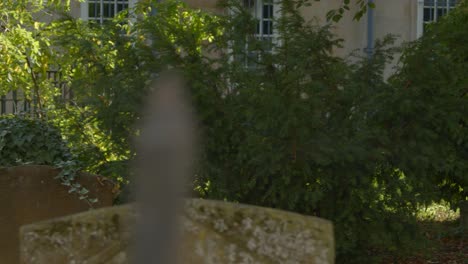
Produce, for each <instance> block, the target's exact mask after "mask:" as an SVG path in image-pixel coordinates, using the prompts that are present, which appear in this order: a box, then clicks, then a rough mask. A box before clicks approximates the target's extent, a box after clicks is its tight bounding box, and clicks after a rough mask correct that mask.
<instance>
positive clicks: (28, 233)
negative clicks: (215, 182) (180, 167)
mask: <svg viewBox="0 0 468 264" xmlns="http://www.w3.org/2000/svg"><path fill="white" fill-rule="evenodd" d="M135 217H136V216H135V209H134V205H124V206H116V207H108V208H103V209H98V210H93V211H89V212H85V213H80V214H75V215H71V216H67V217H62V218H59V219H54V220H50V221H46V222H42V223H36V224H31V225H28V226H24V227H22V228H21V233H20V237H21V263H35V264H46V263H76V264H78V263H87V264H95V263H96V264H97V263H100V264H103V263H106V264H114V263H115V264H117V263H129V261H128V253H127V250H128V245H129V244H130V242H131V240H132V236H131V233H132V232H131V228H129V227H131V226H132V223H134V221H135ZM182 223H183V236H182V238H183V239H182V241H180V249H179V250H180V259H181V262H182V263H193V264H201V263H207V264H209V263H213V264H219V263H291V264H293V263H311V264H332V263H334V238H333V225H332V223H331V222H329V221H327V220H324V219H320V218H316V217H310V216H303V215H299V214H295V213H290V212H285V211H280V210H274V209H269V208H262V207H256V206H248V205H242V204H234V203H226V202H218V201H210V200H200V199H190V200H187V201H186V205H185V209H184V216H183V219H182Z"/></svg>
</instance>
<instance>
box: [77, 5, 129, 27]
mask: <svg viewBox="0 0 468 264" xmlns="http://www.w3.org/2000/svg"><path fill="white" fill-rule="evenodd" d="M129 4H130V3H129V0H88V1H86V3H84V5H85V6H84V8H85V9H86V10H84V11H85V12H84V13H85V18H86V19H87V20H89V21H96V22H99V23H104V22H105V21H106V20H111V19H112V18H113V17H114V16H115V15H116V14H117V13H119V12H120V11H123V10H125V9H127V8H128V7H129Z"/></svg>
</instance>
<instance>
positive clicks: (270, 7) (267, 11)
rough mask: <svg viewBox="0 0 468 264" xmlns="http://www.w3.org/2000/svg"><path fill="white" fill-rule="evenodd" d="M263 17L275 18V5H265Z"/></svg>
mask: <svg viewBox="0 0 468 264" xmlns="http://www.w3.org/2000/svg"><path fill="white" fill-rule="evenodd" d="M263 18H273V5H264V6H263Z"/></svg>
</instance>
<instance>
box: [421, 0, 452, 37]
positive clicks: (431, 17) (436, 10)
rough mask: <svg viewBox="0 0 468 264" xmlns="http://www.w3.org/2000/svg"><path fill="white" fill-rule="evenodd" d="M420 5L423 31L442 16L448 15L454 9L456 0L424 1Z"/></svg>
mask: <svg viewBox="0 0 468 264" xmlns="http://www.w3.org/2000/svg"><path fill="white" fill-rule="evenodd" d="M421 2H423V3H422V21H421V22H420V23H422V31H421V33H423V32H424V31H425V28H426V25H427V24H429V23H433V22H436V21H437V20H438V19H439V18H441V17H442V16H444V15H446V14H448V13H449V12H450V10H452V9H453V8H455V6H456V4H457V0H424V1H421Z"/></svg>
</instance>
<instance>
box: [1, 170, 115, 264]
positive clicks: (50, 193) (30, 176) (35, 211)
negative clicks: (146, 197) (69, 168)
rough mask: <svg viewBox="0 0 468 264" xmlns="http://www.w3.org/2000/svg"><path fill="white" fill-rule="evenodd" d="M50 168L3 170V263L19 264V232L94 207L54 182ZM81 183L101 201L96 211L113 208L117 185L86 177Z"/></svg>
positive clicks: (57, 180) (83, 176)
mask: <svg viewBox="0 0 468 264" xmlns="http://www.w3.org/2000/svg"><path fill="white" fill-rule="evenodd" d="M58 173H59V170H58V169H55V168H52V167H49V166H19V167H11V168H0V211H1V213H0V263H6V264H15V263H19V251H18V247H19V239H18V233H19V228H20V226H22V225H25V224H30V223H34V222H38V221H43V220H46V219H50V218H55V217H60V216H65V215H69V214H74V213H78V212H82V211H86V210H88V209H89V208H90V206H89V205H88V204H87V203H86V202H85V201H83V200H79V199H78V196H77V195H74V194H70V193H68V190H69V187H66V186H64V185H62V184H61V182H60V180H59V179H54V177H56V176H57V174H58ZM77 182H79V183H80V184H81V185H83V186H84V187H85V188H87V189H88V190H89V191H90V197H96V198H98V202H97V203H96V204H94V205H93V207H95V208H99V207H104V206H110V205H112V202H113V198H114V194H113V193H112V189H113V184H112V183H111V182H109V181H106V180H101V181H98V180H97V178H96V176H94V175H90V174H84V173H82V174H81V175H80V177H78V180H77ZM51 263H52V262H51Z"/></svg>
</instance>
